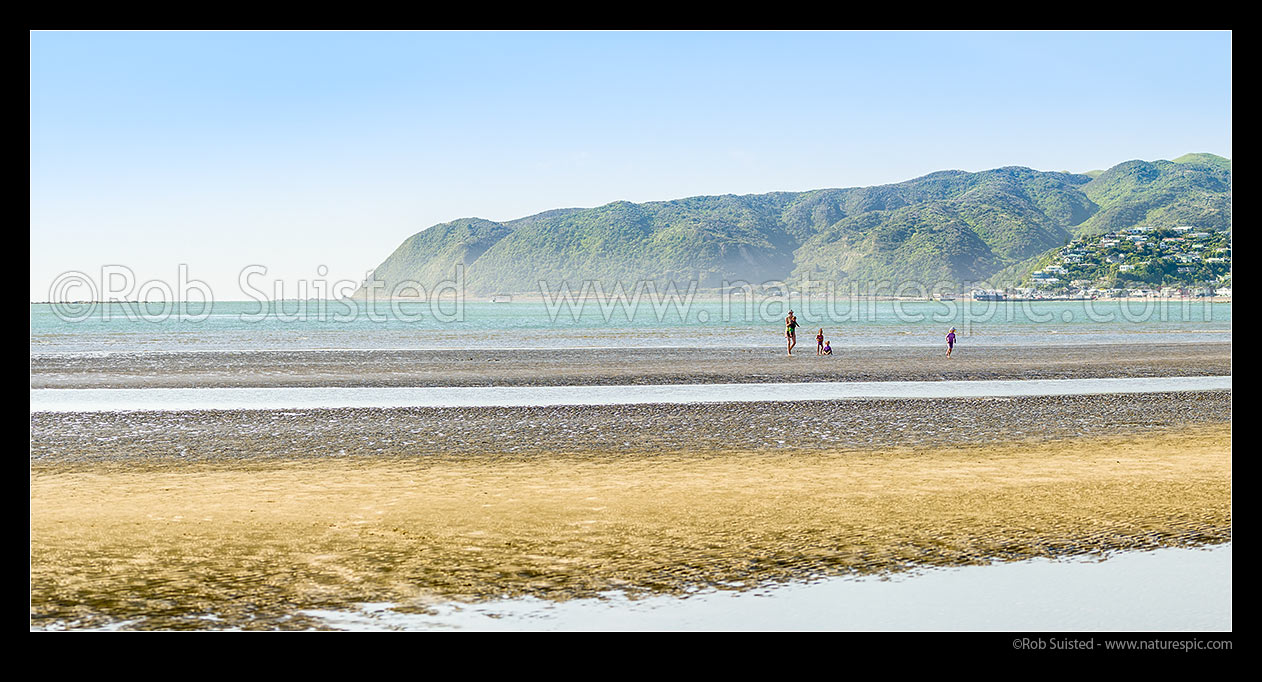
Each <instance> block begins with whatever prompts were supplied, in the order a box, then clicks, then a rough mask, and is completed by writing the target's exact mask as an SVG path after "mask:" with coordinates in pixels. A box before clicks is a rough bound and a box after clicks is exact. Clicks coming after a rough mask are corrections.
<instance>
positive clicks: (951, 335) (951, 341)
mask: <svg viewBox="0 0 1262 682" xmlns="http://www.w3.org/2000/svg"><path fill="white" fill-rule="evenodd" d="M954 349H955V327H951V331H949V332H947V357H948V358H949V357H951V351H952V350H954Z"/></svg>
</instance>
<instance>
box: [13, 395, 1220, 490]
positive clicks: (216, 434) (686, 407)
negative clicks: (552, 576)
mask: <svg viewBox="0 0 1262 682" xmlns="http://www.w3.org/2000/svg"><path fill="white" fill-rule="evenodd" d="M1231 396H1232V393H1231V391H1228V390H1217V391H1179V392H1167V393H1143V394H1097V395H1066V396H1020V397H1010V398H948V399H871V400H845V401H833V400H805V401H775V402H748V403H746V402H740V403H737V402H731V403H691V404H635V405H560V406H553V407H446V408H437V407H413V408H390V409H385V408H345V409H283V410H279V409H277V410H222V411H220V410H201V411H171V412H102V413H73V412H71V413H47V412H36V413H33V414H31V452H30V459H31V466H32V468H33V469H34V470H37V471H38V470H42V469H43V468H45V467H52V468H54V469H56V470H60V471H65V470H67V469H69V468H74V467H77V466H97V465H104V464H109V465H116V466H121V467H126V468H128V469H131V470H136V469H137V467H148V466H152V467H156V468H163V467H172V466H176V467H178V466H182V465H184V464H187V463H190V462H199V461H208V462H228V463H241V464H248V463H251V462H260V461H266V460H281V459H328V458H346V457H361V458H374V459H389V458H395V459H432V458H442V457H454V458H460V457H483V456H491V455H494V456H501V457H507V458H518V457H545V458H546V457H553V456H556V455H558V454H565V453H568V452H581V453H584V454H585V456H590V455H591V453H596V452H599V453H603V454H604V455H606V456H610V457H620V456H628V457H635V456H643V455H646V454H654V453H671V452H691V453H694V454H699V455H700V454H709V453H724V452H731V451H741V452H764V451H768V452H777V453H810V452H830V451H838V450H854V449H860V450H868V449H874V448H897V447H952V446H959V445H964V444H967V445H980V444H985V443H1003V442H1010V441H1019V440H1027V439H1038V440H1045V441H1046V440H1052V439H1061V438H1077V437H1082V436H1099V435H1110V434H1124V433H1136V432H1146V431H1157V430H1163V429H1168V428H1174V427H1180V426H1195V425H1204V424H1215V423H1229V422H1230V420H1231Z"/></svg>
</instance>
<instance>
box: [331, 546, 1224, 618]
mask: <svg viewBox="0 0 1262 682" xmlns="http://www.w3.org/2000/svg"><path fill="white" fill-rule="evenodd" d="M1231 557H1232V547H1231V543H1230V542H1228V543H1225V544H1221V545H1215V546H1211V547H1208V548H1199V549H1184V548H1167V549H1159V550H1154V551H1150V552H1124V553H1119V554H1115V555H1113V556H1110V557H1109V558H1107V559H1104V560H1100V559H1099V558H1098V557H1097V558H1094V559H1090V558H1088V559H1083V558H1075V559H1065V560H1049V559H1034V560H1029V561H1020V562H1012V563H997V564H993V565H989V566H965V567H961V568H936V569H929V570H924V571H919V572H913V573H906V574H895V575H892V576H887V577H864V578H829V579H825V580H820V581H816V582H809V583H808V582H799V583H790V584H784V585H778V586H771V587H765V588H761V589H757V590H753V591H742V592H735V591H723V590H705V591H700V592H697V593H695V594H692V595H690V596H687V597H685V598H679V597H671V596H654V597H648V598H643V599H629V598H627V597H626V596H624V595H622V594H620V593H613V594H610V595H608V596H606V597H605V598H603V599H577V600H572V601H568V602H550V601H546V600H542V599H534V598H523V599H510V600H502V601H495V602H487V603H481V604H476V605H458V604H450V603H449V604H440V605H436V606H435V607H433V609H432V613H427V614H418V613H399V612H396V611H393V610H392V609H391V604H388V603H380V604H362V605H361V606H360V608H359V609H357V610H354V611H310V612H307V615H310V616H314V617H317V618H318V619H320V620H321V621H323V622H324V623H325V624H327V625H328V626H329V627H332V628H336V629H345V630H432V629H458V630H849V631H870V630H882V631H917V630H920V631H1225V632H1229V631H1231V629H1232V607H1231V593H1232V583H1231Z"/></svg>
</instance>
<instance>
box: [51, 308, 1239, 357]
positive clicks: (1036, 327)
mask: <svg viewBox="0 0 1262 682" xmlns="http://www.w3.org/2000/svg"><path fill="white" fill-rule="evenodd" d="M790 305H791V306H792V307H793V308H794V309H795V312H796V314H797V316H798V319H799V321H800V322H801V324H802V327H801V328H800V329H799V334H798V336H799V341H800V342H803V343H807V345H809V342H810V341H811V340H812V338H813V337H814V335H815V333H816V330H818V329H819V328H821V327H822V328H823V329H824V333H825V336H826V337H827V338H828V339H829V340H830V341H831V343H832V344H833V345H835V346H838V347H842V348H845V347H859V346H936V345H941V344H942V342H943V341H942V339H943V336H944V335H945V333H946V332H947V330H948V329H950V328H951V327H956V328H957V330H958V334H959V337H960V343H961V344H968V345H1013V346H1029V345H1064V344H1091V343H1128V342H1151V343H1159V344H1170V343H1207V342H1217V341H1230V340H1231V304H1230V303H1211V302H1208V301H1203V300H1194V299H1189V300H1180V299H1149V300H1145V301H1120V300H1104V301H1020V302H1017V301H1005V302H986V301H941V302H939V301H915V302H896V301H863V300H848V299H843V300H837V301H831V302H827V301H823V300H820V301H800V300H799V301H793V302H792V303H791V304H787V305H786V303H785V302H784V301H782V300H764V301H742V300H740V299H737V300H735V301H733V302H722V301H704V302H703V301H693V302H687V301H680V300H673V301H665V302H662V301H656V302H655V301H647V300H646V301H641V302H640V303H639V304H638V305H635V306H632V305H630V304H627V303H625V302H623V303H616V302H615V303H612V304H610V303H605V304H604V305H602V304H601V303H600V302H598V301H595V300H592V301H587V302H585V303H583V304H581V305H580V304H579V303H576V302H573V301H571V302H569V303H568V304H567V303H555V304H554V303H549V302H540V301H533V302H511V303H490V302H485V301H476V302H475V301H467V302H463V303H461V302H457V301H454V300H445V301H441V302H434V303H426V302H393V303H381V302H379V303H376V304H373V305H371V306H369V305H367V304H364V303H358V304H354V303H348V302H341V301H279V302H272V303H270V304H261V303H259V302H253V301H248V302H241V301H221V302H215V303H213V304H211V305H206V304H201V303H189V304H183V305H178V306H176V305H169V304H168V305H162V304H148V305H147V304H141V303H112V304H36V303H33V304H30V324H31V336H30V351H31V353H32V354H54V353H56V354H60V353H75V354H79V353H103V352H106V353H108V352H122V353H137V352H176V351H241V352H249V351H257V350H339V349H430V348H581V347H656V346H670V347H698V348H704V347H728V348H730V347H757V346H778V345H779V344H781V343H782V340H783V332H784V326H783V318H784V315H785V313H786V312H787V310H788V309H789V306H790Z"/></svg>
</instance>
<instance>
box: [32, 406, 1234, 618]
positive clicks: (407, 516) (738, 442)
mask: <svg viewBox="0 0 1262 682" xmlns="http://www.w3.org/2000/svg"><path fill="white" fill-rule="evenodd" d="M1230 406H1231V394H1230V391H1204V392H1192V391H1189V392H1178V393H1153V394H1136V395H1118V394H1105V395H1091V396H1058V397H1038V396H1033V397H1021V398H1009V399H981V398H979V399H951V400H874V401H843V402H840V403H839V402H836V401H800V402H774V403H716V404H693V405H669V406H664V405H631V406H625V405H619V406H582V407H572V406H571V407H551V408H539V407H535V408H531V407H519V408H491V407H487V408H428V409H416V408H412V409H394V410H297V411H294V410H257V411H193V412H107V413H93V414H75V413H69V414H49V413H35V414H32V416H31V420H32V421H31V423H32V452H31V512H32V517H31V518H32V520H31V524H32V530H31V533H32V619H33V620H32V622H33V624H34V625H37V626H40V625H49V626H54V625H55V626H58V627H64V626H67V625H66V624H73V627H95V626H105V625H107V624H109V623H119V622H125V623H127V627H129V628H136V629H145V628H197V629H201V628H246V629H249V628H260V629H277V628H295V629H308V628H324V627H328V625H327V624H326V623H325V622H324V621H322V620H319V619H315V618H312V617H309V616H305V615H303V614H304V613H306V612H308V611H310V610H312V609H315V610H345V609H351V608H355V606H356V605H357V604H362V603H370V602H388V603H391V604H393V605H395V606H394V607H393V608H394V609H395V610H399V611H401V612H408V611H409V610H420V611H422V612H423V611H424V610H425V609H428V608H431V607H434V606H435V605H439V604H446V603H460V602H466V603H477V602H480V601H485V600H489V599H500V598H505V597H509V598H520V597H531V598H540V599H544V600H547V601H558V600H560V601H566V600H570V599H577V598H587V597H593V596H597V595H601V594H604V593H608V592H609V591H611V590H612V591H618V592H620V593H625V594H631V595H635V594H640V595H649V594H676V595H680V594H684V593H686V592H688V591H690V590H695V589H698V588H716V589H749V588H751V587H755V586H759V585H767V584H775V583H783V582H785V581H789V582H792V581H800V580H806V579H812V578H819V577H821V576H846V575H880V574H887V573H889V572H898V571H904V570H908V569H912V568H915V567H924V566H960V565H972V564H986V563H989V562H992V561H1020V560H1027V559H1031V558H1036V557H1063V556H1077V555H1084V554H1085V555H1090V554H1101V555H1103V554H1105V553H1109V552H1115V551H1119V550H1139V549H1153V548H1158V547H1179V546H1200V545H1207V544H1218V543H1223V542H1227V541H1229V540H1230V538H1231V511H1230V509H1231V504H1230V500H1231V498H1230V490H1231V466H1230V451H1231V434H1230Z"/></svg>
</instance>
